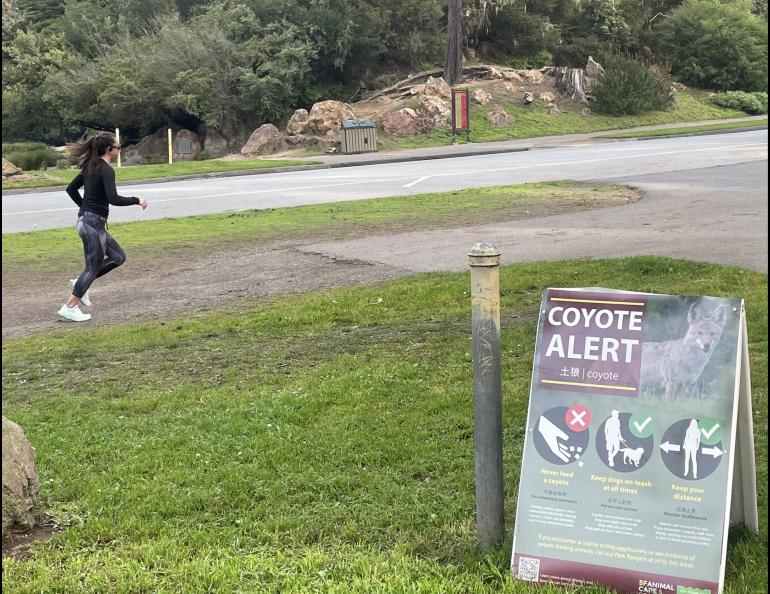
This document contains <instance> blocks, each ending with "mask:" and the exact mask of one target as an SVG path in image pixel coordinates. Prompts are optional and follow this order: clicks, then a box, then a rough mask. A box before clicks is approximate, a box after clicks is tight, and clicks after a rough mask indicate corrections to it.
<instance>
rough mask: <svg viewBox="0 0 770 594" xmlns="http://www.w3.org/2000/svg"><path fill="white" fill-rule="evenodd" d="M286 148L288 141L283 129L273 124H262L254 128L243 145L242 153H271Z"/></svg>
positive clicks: (249, 155)
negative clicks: (282, 131)
mask: <svg viewBox="0 0 770 594" xmlns="http://www.w3.org/2000/svg"><path fill="white" fill-rule="evenodd" d="M284 150H286V142H285V140H284V136H283V134H281V131H280V130H279V129H278V128H276V127H275V126H274V125H273V124H262V125H261V126H260V127H259V128H257V129H256V130H254V132H252V133H251V136H249V139H248V140H247V141H246V144H244V145H243V147H241V154H242V155H245V156H247V157H253V156H257V155H270V154H272V153H278V152H281V151H284Z"/></svg>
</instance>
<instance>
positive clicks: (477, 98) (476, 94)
mask: <svg viewBox="0 0 770 594" xmlns="http://www.w3.org/2000/svg"><path fill="white" fill-rule="evenodd" d="M471 100H472V101H473V102H474V103H476V104H477V105H486V104H487V103H489V102H490V101H491V100H492V95H490V94H489V93H487V92H486V91H485V90H484V89H476V90H475V91H473V92H472V93H471Z"/></svg>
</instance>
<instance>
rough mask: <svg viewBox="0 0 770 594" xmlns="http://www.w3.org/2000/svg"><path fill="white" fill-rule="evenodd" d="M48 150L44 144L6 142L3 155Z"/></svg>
mask: <svg viewBox="0 0 770 594" xmlns="http://www.w3.org/2000/svg"><path fill="white" fill-rule="evenodd" d="M44 148H46V144H45V143H44V142H4V143H3V155H8V154H10V153H16V152H18V151H37V150H42V149H44Z"/></svg>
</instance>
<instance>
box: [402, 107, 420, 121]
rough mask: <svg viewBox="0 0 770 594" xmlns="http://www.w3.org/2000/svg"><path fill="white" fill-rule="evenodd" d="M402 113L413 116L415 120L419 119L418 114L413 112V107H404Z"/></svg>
mask: <svg viewBox="0 0 770 594" xmlns="http://www.w3.org/2000/svg"><path fill="white" fill-rule="evenodd" d="M399 111H400V112H401V113H405V114H406V115H408V116H412V117H413V118H416V117H417V112H416V111H415V110H413V109H412V108H411V107H404V108H403V109H400V110H399Z"/></svg>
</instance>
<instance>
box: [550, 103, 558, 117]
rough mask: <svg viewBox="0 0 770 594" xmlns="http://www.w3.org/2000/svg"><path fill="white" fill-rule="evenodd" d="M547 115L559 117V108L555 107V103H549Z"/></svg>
mask: <svg viewBox="0 0 770 594" xmlns="http://www.w3.org/2000/svg"><path fill="white" fill-rule="evenodd" d="M548 115H552V116H559V115H561V111H560V110H559V108H558V107H557V106H556V104H555V103H551V104H550V105H549V106H548Z"/></svg>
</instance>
